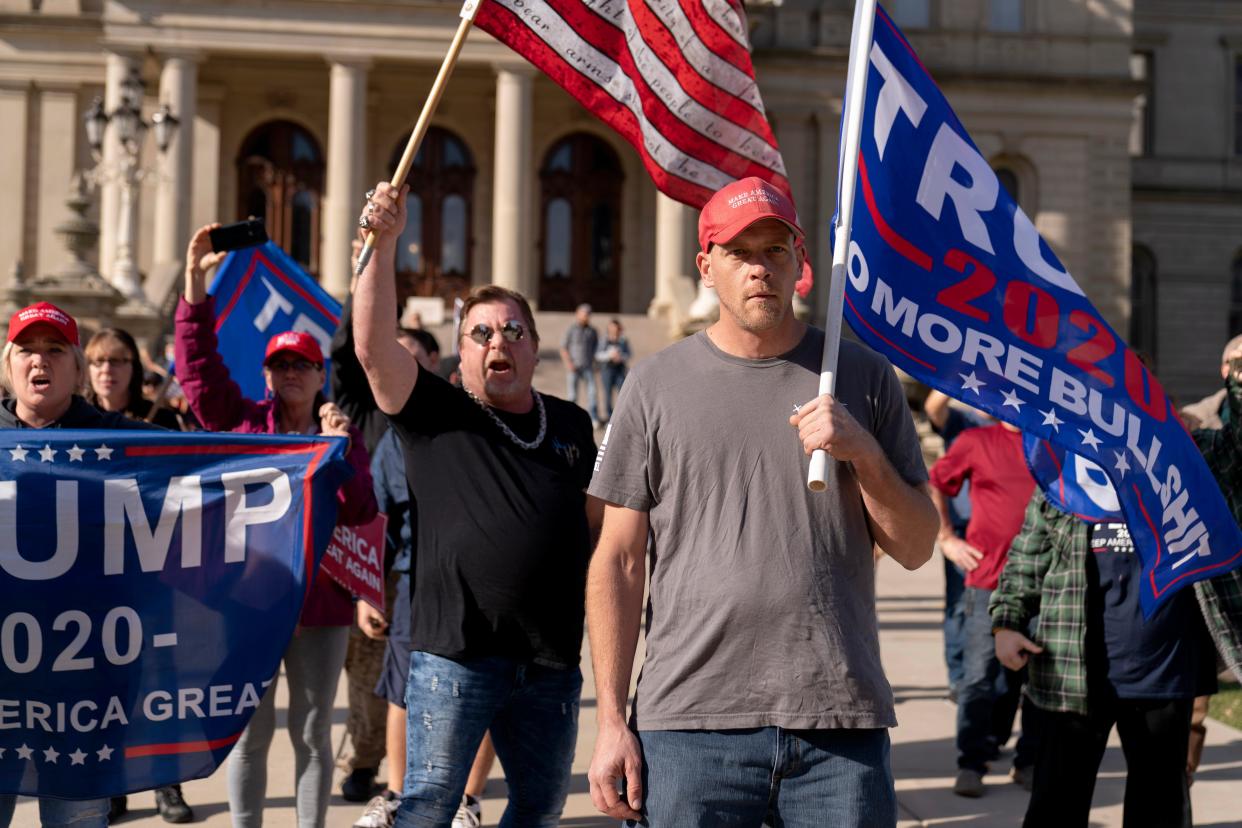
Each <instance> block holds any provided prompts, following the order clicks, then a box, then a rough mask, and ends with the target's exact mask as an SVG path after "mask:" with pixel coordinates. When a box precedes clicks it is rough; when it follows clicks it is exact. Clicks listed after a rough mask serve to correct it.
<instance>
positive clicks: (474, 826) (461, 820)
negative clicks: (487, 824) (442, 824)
mask: <svg viewBox="0 0 1242 828" xmlns="http://www.w3.org/2000/svg"><path fill="white" fill-rule="evenodd" d="M482 825H483V805H482V803H480V802H479V800H478V799H476V798H474V797H473V796H471V795H470V794H464V795H463V796H462V798H461V805H460V806H459V807H458V808H457V814H456V815H455V816H454V817H453V823H452V828H480V826H482Z"/></svg>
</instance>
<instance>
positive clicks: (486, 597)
mask: <svg viewBox="0 0 1242 828" xmlns="http://www.w3.org/2000/svg"><path fill="white" fill-rule="evenodd" d="M541 397H542V399H543V402H544V406H545V407H546V410H547V419H548V429H547V434H546V436H545V437H544V439H543V442H542V443H541V444H540V445H539V446H538V447H537V448H534V449H530V450H527V449H522V448H519V447H518V446H517V445H516V444H515V443H513V442H512V441H511V440H510V439H509V437H508V436H506V435H505V434H504V432H502V431H501V430H500V428H499V427H498V426H497V425H496V424H495V423H494V422H493V421H492V419H491V417H489V416H488V415H487V412H485V411H484V410H483V409H482V408H480V407H479V405H478V404H476V403H475V402H474V401H473V400H471V399H470V398H469V397H468V396H466V393H465V392H464V391H462V390H461V389H460V388H456V387H454V386H451V385H449V384H448V383H447V382H445V381H444V380H442V379H441V378H439V377H437V376H436V375H434V374H433V373H431V372H430V371H421V370H420V371H419V372H418V381H417V383H416V384H415V386H414V390H413V392H412V393H411V394H410V399H409V400H408V401H407V402H406V404H405V408H403V409H402V410H401V412H400V413H399V414H397V415H395V416H393V417H392V418H391V419H392V424H393V428H394V429H395V430H396V432H397V436H398V437H400V438H401V442H402V447H403V449H404V452H405V465H406V469H407V479H408V481H409V486H410V493H411V495H412V503H413V510H414V514H415V515H416V517H417V541H416V543H415V544H414V562H413V565H412V567H411V573H412V585H411V594H410V600H411V606H412V609H411V615H412V630H411V637H410V647H411V649H414V650H421V651H425V652H430V653H435V654H436V655H440V656H444V657H445V658H474V657H479V656H504V657H507V658H515V659H520V660H530V661H534V662H536V663H538V664H542V665H545V666H550V667H560V668H571V667H576V666H577V664H578V661H579V654H580V651H581V649H582V618H583V606H584V601H585V590H586V570H587V562H588V559H589V557H590V551H591V550H590V531H589V529H588V527H587V520H586V494H585V489H586V486H587V484H588V483H590V480H591V470H592V466H593V464H594V462H595V439H594V433H593V432H592V429H591V420H590V418H589V417H588V416H587V414H586V412H585V411H583V410H582V409H581V408H578V407H577V406H576V405H573V404H571V403H568V402H565V401H564V400H560V399H556V398H555V397H548V396H545V395H541ZM493 411H495V412H496V414H497V415H498V416H500V417H501V418H502V419H503V420H504V422H505V423H506V424H507V425H508V426H509V428H510V429H511V430H512V431H513V432H514V434H516V435H517V436H518V437H519V438H520V439H522V440H533V439H534V437H535V435H536V434H538V432H539V412H538V407H532V409H531V410H530V412H529V413H527V414H508V413H505V412H501V411H496V410H495V409H493ZM411 469H417V474H409V473H408V470H411Z"/></svg>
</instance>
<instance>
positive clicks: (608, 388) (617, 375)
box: [599, 362, 626, 420]
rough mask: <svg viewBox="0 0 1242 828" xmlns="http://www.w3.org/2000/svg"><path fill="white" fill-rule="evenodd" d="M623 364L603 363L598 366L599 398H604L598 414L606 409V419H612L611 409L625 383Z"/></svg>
mask: <svg viewBox="0 0 1242 828" xmlns="http://www.w3.org/2000/svg"><path fill="white" fill-rule="evenodd" d="M625 372H626V368H625V363H623V362H622V363H617V362H605V363H602V364H601V365H600V366H599V384H600V396H601V397H603V398H604V401H603V403H602V404H601V405H600V412H599V413H600V414H603V413H605V412H604V409H605V408H607V409H608V411H607V414H608V419H610V420H611V419H612V409H613V406H614V405H615V403H616V398H617V394H620V393H621V384H622V383H623V382H625Z"/></svg>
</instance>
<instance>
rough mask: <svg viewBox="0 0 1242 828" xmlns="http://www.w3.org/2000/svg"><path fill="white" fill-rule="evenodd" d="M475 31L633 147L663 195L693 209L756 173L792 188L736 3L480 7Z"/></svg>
mask: <svg viewBox="0 0 1242 828" xmlns="http://www.w3.org/2000/svg"><path fill="white" fill-rule="evenodd" d="M475 25H477V26H478V27H479V28H481V29H483V30H484V31H486V32H487V33H488V34H490V35H492V36H493V37H495V38H496V39H497V40H499V41H501V42H502V43H504V44H506V45H508V46H509V47H510V48H512V49H513V50H514V51H516V52H517V53H518V54H520V55H522V56H523V57H525V58H526V59H527V60H529V61H530V62H531V63H533V64H534V65H535V66H537V67H538V68H539V69H541V70H542V71H543V72H544V73H546V74H547V75H548V76H549V77H551V78H552V79H553V80H554V81H556V82H557V83H558V84H560V85H561V86H562V87H564V89H565V90H566V91H567V92H569V93H570V94H571V95H573V96H574V98H576V99H577V100H578V101H579V102H580V103H581V104H582V105H583V106H585V107H586V108H587V109H588V110H590V111H591V112H592V113H593V114H594V115H595V116H596V117H598V118H599V119H600V120H602V121H603V122H604V123H606V124H608V126H610V127H612V128H613V129H614V130H616V131H617V132H618V133H619V134H620V135H621V136H622V137H624V138H625V139H626V140H627V141H629V142H630V143H631V144H632V145H633V146H634V148H635V149H636V150H638V152H639V155H640V156H641V157H642V159H643V163H644V164H645V165H646V168H647V171H648V173H649V174H650V175H651V178H652V180H653V181H654V182H655V185H656V186H657V187H658V188H659V189H660V190H661V191H662V192H664V193H665V194H666V195H668V196H669V197H671V198H674V199H676V200H677V201H681V202H684V203H686V204H689V205H691V206H693V207H701V206H703V204H705V203H706V202H707V200H708V199H709V198H710V197H711V195H712V193H714V192H715V191H716V190H718V189H720V188H721V187H723V186H724V185H726V184H728V183H729V182H731V181H734V180H736V179H739V178H745V177H747V176H752V175H754V176H759V177H760V178H763V179H766V180H768V181H771V182H772V183H773V184H775V185H776V186H778V187H780V188H781V189H783V190H784V191H785V192H787V193H788V192H789V191H790V190H789V181H788V180H787V179H786V175H785V164H784V162H783V161H782V160H781V154H780V150H779V149H778V148H777V145H776V138H775V137H774V136H773V135H772V129H771V127H770V126H769V125H768V121H767V118H766V116H765V115H764V109H763V101H762V99H761V98H760V97H759V88H758V86H757V85H756V83H755V72H754V67H753V66H752V65H751V61H750V43H749V40H748V38H747V30H746V17H745V14H744V13H743V11H742V5H741V3H740V2H737V0H487V2H484V3H482V5H481V6H480V7H479V10H478V13H477V16H476V18H475Z"/></svg>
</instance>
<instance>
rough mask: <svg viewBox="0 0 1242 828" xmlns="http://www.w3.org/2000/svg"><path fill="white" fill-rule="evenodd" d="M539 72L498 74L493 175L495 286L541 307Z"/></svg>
mask: <svg viewBox="0 0 1242 828" xmlns="http://www.w3.org/2000/svg"><path fill="white" fill-rule="evenodd" d="M532 76H533V70H528V69H527V68H525V67H522V68H509V67H506V68H503V69H498V70H497V72H496V145H495V169H494V174H493V177H492V179H493V180H492V187H493V190H492V283H493V284H497V285H501V286H503V287H507V288H509V289H511V290H517V291H521V292H522V293H523V294H524V295H525V296H526V298H527V299H529V300H530V302H531V304H532V305H534V304H537V303H538V299H539V296H538V285H537V284H535V280H534V278H533V276H532V269H531V249H532V247H533V245H532V238H531V234H530V228H531V227H532V226H533V223H532V222H531V220H530V210H531V207H530V199H531V158H530V152H531V79H532Z"/></svg>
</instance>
